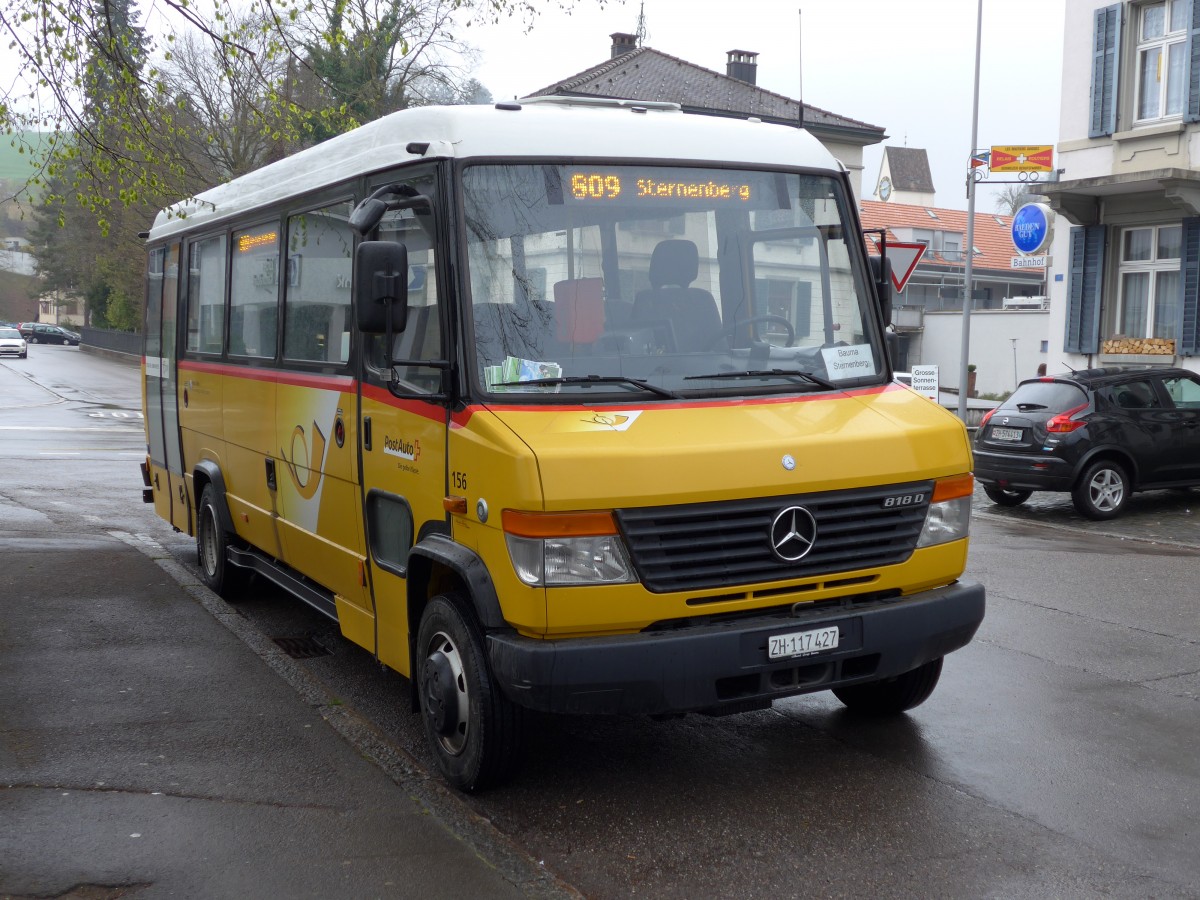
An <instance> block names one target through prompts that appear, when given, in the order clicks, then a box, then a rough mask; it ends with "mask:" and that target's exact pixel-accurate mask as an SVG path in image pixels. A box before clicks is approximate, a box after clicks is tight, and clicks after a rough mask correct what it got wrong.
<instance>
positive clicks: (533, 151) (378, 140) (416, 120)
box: [150, 97, 841, 240]
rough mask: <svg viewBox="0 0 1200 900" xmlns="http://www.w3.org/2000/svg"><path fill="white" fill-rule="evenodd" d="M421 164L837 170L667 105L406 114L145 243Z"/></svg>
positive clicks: (267, 175) (253, 177) (758, 129)
mask: <svg viewBox="0 0 1200 900" xmlns="http://www.w3.org/2000/svg"><path fill="white" fill-rule="evenodd" d="M422 157H424V158H454V159H468V158H472V157H549V158H559V157H562V158H568V159H583V158H600V159H638V160H648V159H650V160H655V159H662V160H670V161H679V162H688V163H691V162H700V163H721V164H725V165H728V164H734V165H737V164H746V165H783V166H800V167H805V168H816V169H828V170H835V169H839V168H840V167H841V164H840V163H839V162H837V160H835V159H834V158H833V156H832V155H831V154H830V153H829V152H828V151H827V150H826V149H825V148H824V147H823V146H822V145H821V144H820V143H819V142H818V141H817V140H816V138H814V137H812V135H810V134H808V133H807V132H805V131H803V130H801V129H799V128H792V127H789V126H786V125H772V124H767V123H765V122H760V121H757V120H754V119H732V118H718V117H713V116H702V115H694V114H690V113H684V112H682V111H681V110H680V109H679V107H678V106H677V105H676V104H666V103H638V102H635V101H629V100H608V101H606V100H597V99H596V98H564V97H553V98H545V97H540V98H537V99H536V101H533V100H523V101H521V102H520V103H515V102H514V103H500V104H497V105H495V106H427V107H420V108H416V109H406V110H401V111H400V112H395V113H392V114H391V115H388V116H384V117H382V118H380V119H377V120H376V121H374V122H370V123H368V124H366V125H363V126H362V127H361V128H356V129H355V130H353V131H350V132H347V133H346V134H342V135H338V136H337V137H335V138H331V139H330V140H328V141H325V142H324V143H321V144H318V145H317V146H315V147H310V148H309V149H307V150H302V151H300V152H299V153H296V154H295V155H293V156H289V157H288V158H287V159H282V160H280V161H279V162H275V163H271V164H270V165H268V166H264V167H263V168H261V169H257V170H255V171H254V172H250V173H249V174H246V175H243V176H241V177H240V178H235V179H234V180H232V181H228V182H226V183H224V184H221V185H218V186H217V187H214V188H211V189H209V190H207V191H204V192H203V193H201V194H198V195H197V196H196V197H193V198H190V199H188V200H185V201H183V202H181V203H177V204H175V205H174V206H171V207H169V208H168V209H166V210H163V211H162V212H160V213H159V214H158V216H157V217H156V218H155V220H154V226H153V228H152V229H151V231H150V239H151V240H157V239H160V238H163V237H166V236H167V235H170V234H174V233H177V232H180V231H184V230H190V229H193V228H196V227H203V226H209V225H213V224H216V223H217V222H219V221H220V220H223V219H226V218H228V217H231V216H236V215H240V214H242V213H245V212H249V211H252V210H254V209H257V208H259V207H264V206H269V205H271V204H273V203H278V202H281V201H284V200H286V199H288V198H289V197H294V196H299V195H301V194H305V193H308V192H309V191H315V190H320V189H321V188H324V187H328V186H329V185H333V184H337V183H338V182H341V181H345V180H347V179H350V178H354V177H356V176H359V175H364V174H368V173H371V172H376V171H380V170H383V169H388V168H391V167H392V166H395V165H398V164H400V163H404V162H411V161H413V160H416V159H421V158H422Z"/></svg>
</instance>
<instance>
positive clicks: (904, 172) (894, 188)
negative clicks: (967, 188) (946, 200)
mask: <svg viewBox="0 0 1200 900" xmlns="http://www.w3.org/2000/svg"><path fill="white" fill-rule="evenodd" d="M875 196H876V197H878V198H879V200H880V202H882V203H908V204H917V205H919V206H932V205H933V197H934V190H933V174H932V172H931V171H930V169H929V154H927V153H926V152H925V151H924V150H919V149H917V148H915V147H884V148H883V162H882V163H880V165H879V178H878V179H877V180H876V182H875Z"/></svg>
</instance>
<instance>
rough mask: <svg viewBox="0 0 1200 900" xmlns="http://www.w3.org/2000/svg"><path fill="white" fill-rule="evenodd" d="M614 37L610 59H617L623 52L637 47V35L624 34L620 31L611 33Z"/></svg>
mask: <svg viewBox="0 0 1200 900" xmlns="http://www.w3.org/2000/svg"><path fill="white" fill-rule="evenodd" d="M609 37H610V38H612V54H611V55H610V56H609V57H608V58H609V59H616V58H617V57H618V56H621V55H622V54H625V53H629V52H630V51H631V50H636V49H637V35H636V34H624V33H622V32H620V31H617V32H614V33H613V34H610V35H609Z"/></svg>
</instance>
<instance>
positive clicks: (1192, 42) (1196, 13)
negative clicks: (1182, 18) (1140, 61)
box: [1183, 0, 1200, 122]
mask: <svg viewBox="0 0 1200 900" xmlns="http://www.w3.org/2000/svg"><path fill="white" fill-rule="evenodd" d="M1187 5H1188V11H1187V23H1188V39H1187V54H1186V55H1187V61H1188V95H1187V96H1188V100H1187V112H1186V113H1185V114H1184V117H1183V118H1184V121H1185V122H1200V3H1197V2H1196V0H1187Z"/></svg>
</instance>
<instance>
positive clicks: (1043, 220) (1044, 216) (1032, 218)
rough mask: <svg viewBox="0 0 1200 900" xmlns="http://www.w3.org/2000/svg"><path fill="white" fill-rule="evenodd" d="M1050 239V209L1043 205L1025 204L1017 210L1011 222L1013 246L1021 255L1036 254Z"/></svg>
mask: <svg viewBox="0 0 1200 900" xmlns="http://www.w3.org/2000/svg"><path fill="white" fill-rule="evenodd" d="M1049 238H1050V207H1048V206H1046V205H1045V204H1044V203H1026V204H1025V205H1024V206H1022V207H1021V208H1020V209H1018V210H1017V213H1016V215H1014V216H1013V222H1012V242H1013V246H1014V247H1016V248H1017V250H1018V251H1019V252H1021V253H1025V254H1029V253H1037V252H1038V251H1039V250H1041V249H1042V248H1043V247H1044V246H1046V241H1047V240H1049Z"/></svg>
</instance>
